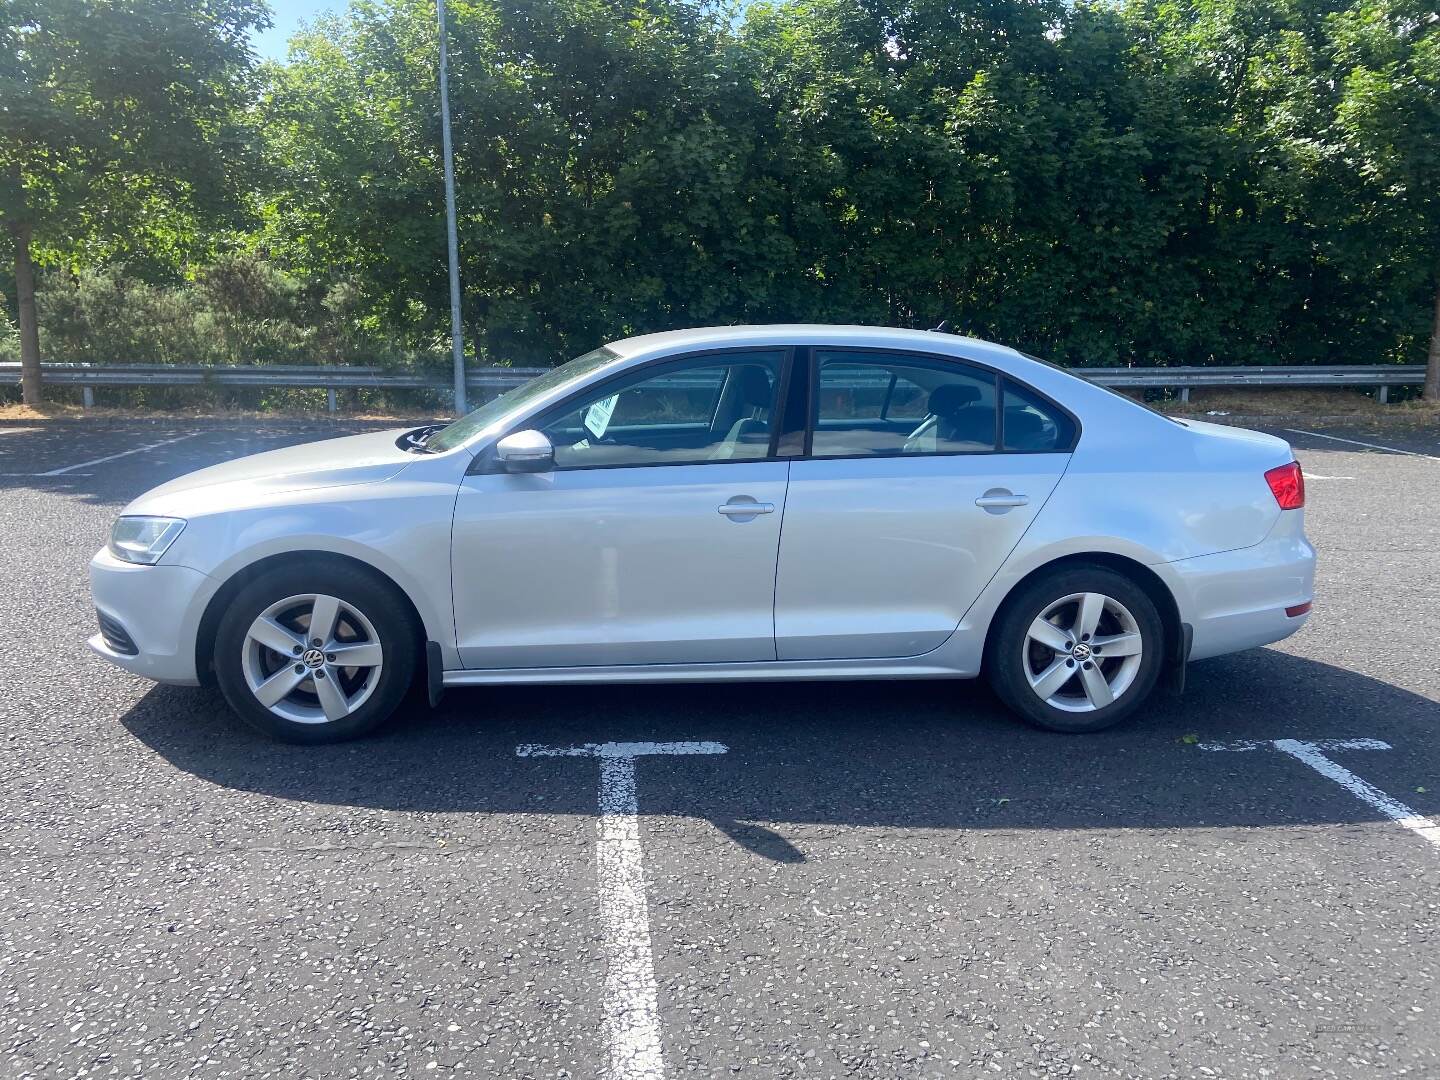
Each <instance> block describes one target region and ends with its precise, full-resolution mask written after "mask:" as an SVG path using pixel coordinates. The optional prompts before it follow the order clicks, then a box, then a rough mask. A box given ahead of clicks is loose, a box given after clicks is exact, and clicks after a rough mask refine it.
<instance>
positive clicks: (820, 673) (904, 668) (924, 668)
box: [443, 660, 975, 687]
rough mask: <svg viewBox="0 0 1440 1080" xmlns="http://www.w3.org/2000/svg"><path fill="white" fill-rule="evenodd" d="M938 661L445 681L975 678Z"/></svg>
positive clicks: (585, 671)
mask: <svg viewBox="0 0 1440 1080" xmlns="http://www.w3.org/2000/svg"><path fill="white" fill-rule="evenodd" d="M974 677H975V676H974V674H973V673H965V672H960V671H956V670H955V669H953V668H947V667H939V666H937V665H935V664H896V663H888V664H887V663H883V662H866V663H855V662H854V661H827V660H808V661H797V662H794V663H766V664H665V665H661V666H656V667H585V668H512V669H509V670H506V669H487V670H464V671H447V672H445V675H444V679H443V682H444V685H445V686H447V687H450V686H495V685H503V684H525V683H533V684H544V683H669V682H787V681H790V680H803V679H830V680H840V679H973V678H974Z"/></svg>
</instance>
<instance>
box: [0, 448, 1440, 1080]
mask: <svg viewBox="0 0 1440 1080" xmlns="http://www.w3.org/2000/svg"><path fill="white" fill-rule="evenodd" d="M1298 426H1300V427H1302V428H1305V430H1307V431H1308V432H1310V433H1309V434H1298V433H1295V432H1292V431H1280V430H1278V429H1272V430H1276V433H1278V434H1282V435H1283V436H1284V437H1286V438H1288V439H1290V440H1291V441H1292V443H1293V444H1294V445H1295V446H1296V448H1297V453H1298V456H1299V457H1300V460H1301V461H1302V463H1303V464H1304V466H1305V469H1306V472H1307V476H1308V481H1309V518H1308V521H1309V532H1310V535H1311V538H1312V539H1313V540H1314V541H1315V543H1316V546H1317V547H1318V548H1319V550H1320V554H1321V562H1320V570H1319V580H1318V583H1317V596H1316V602H1315V614H1314V616H1313V617H1312V619H1311V622H1310V624H1309V625H1308V626H1307V627H1306V628H1305V629H1304V630H1303V631H1302V632H1301V633H1300V634H1299V635H1297V636H1296V637H1294V638H1292V639H1290V640H1289V641H1286V642H1284V643H1282V644H1280V645H1278V646H1275V647H1271V648H1267V649H1261V650H1256V651H1253V652H1249V653H1245V654H1241V655H1238V656H1233V657H1226V658H1221V659H1216V660H1211V661H1205V662H1202V663H1198V664H1195V665H1193V666H1192V668H1191V670H1190V684H1189V688H1188V690H1187V692H1186V694H1185V696H1184V697H1183V698H1180V699H1168V700H1167V699H1162V700H1159V701H1157V703H1156V704H1155V706H1154V707H1153V708H1152V709H1150V710H1148V712H1147V713H1146V714H1145V715H1144V716H1143V717H1142V718H1141V719H1140V720H1139V721H1137V722H1134V723H1131V724H1128V725H1126V726H1124V727H1123V728H1121V729H1119V730H1115V731H1111V732H1107V733H1104V734H1101V735H1093V736H1084V737H1062V736H1056V735H1049V734H1045V733H1042V732H1039V731H1034V730H1031V729H1029V728H1026V727H1023V726H1021V725H1020V724H1019V723H1018V722H1017V721H1015V720H1014V719H1012V718H1011V717H1010V716H1009V715H1008V714H1006V713H1005V712H1004V711H1003V710H1002V709H1001V707H1000V706H999V705H998V704H997V703H996V701H995V700H994V698H993V697H992V696H991V695H990V693H989V691H988V690H987V689H985V688H984V687H983V686H982V685H980V684H978V683H975V684H972V683H904V682H890V683H870V684H854V683H848V684H847V683H833V684H831V683H827V684H815V685H773V686H772V685H767V686H763V687H756V688H754V692H747V693H746V694H744V695H736V694H732V693H727V694H719V693H716V692H714V690H713V689H712V688H707V687H704V686H650V687H584V688H544V687H523V688H519V687H517V688H503V689H484V690H467V691H451V692H450V693H449V694H447V696H446V697H445V700H444V701H443V702H442V704H441V707H440V708H439V709H438V710H435V711H433V712H432V711H430V710H428V709H424V708H419V707H417V708H414V709H412V710H410V711H409V712H407V714H406V715H405V716H404V717H402V719H401V722H399V723H397V724H395V725H393V726H391V727H389V728H388V729H386V731H385V732H384V733H382V734H381V735H379V736H378V737H375V738H371V739H369V740H366V741H363V742H358V743H353V744H348V745H343V746H338V747H325V748H319V749H303V748H297V747H291V746H282V745H275V744H271V743H269V742H266V741H264V740H263V739H261V738H260V737H259V736H257V735H254V734H252V733H251V732H250V730H249V729H247V728H245V727H244V726H242V725H241V724H240V722H239V721H238V720H236V719H234V718H233V717H232V716H231V715H230V713H229V712H228V710H227V709H226V707H225V706H224V704H223V702H222V701H221V700H220V699H219V697H218V696H217V695H216V694H215V693H213V692H210V691H206V690H198V689H194V690H192V689H177V688H166V687H155V686H152V685H150V684H148V683H145V682H143V681H141V680H138V679H135V678H132V677H130V676H127V675H125V674H124V673H122V672H120V671H118V670H115V669H112V668H110V667H109V666H108V665H106V664H105V663H103V662H101V661H100V660H98V659H95V658H93V657H91V656H90V655H89V653H88V652H87V651H86V650H85V648H84V645H83V642H84V639H85V638H86V637H88V636H89V635H90V634H91V633H92V632H93V630H92V626H93V621H94V619H93V612H92V609H91V606H90V603H89V594H88V587H87V584H86V577H85V565H86V562H87V561H88V559H89V557H90V555H91V554H92V553H93V551H94V550H95V549H96V548H97V547H98V546H100V544H101V543H102V542H103V540H104V538H105V536H106V533H107V531H108V528H109V525H110V521H111V519H112V518H113V517H114V515H115V514H116V513H117V512H118V510H119V509H120V507H121V506H122V505H123V504H124V503H125V502H126V501H128V500H129V499H130V498H131V497H133V496H134V495H136V494H138V493H140V492H141V491H143V490H145V489H146V488H148V487H151V486H153V485H154V484H157V483H159V482H161V481H163V480H166V479H169V478H171V477H173V476H177V475H179V474H181V473H184V472H188V471H190V470H191V469H194V468H197V467H200V466H202V465H206V464H210V463H213V462H216V461H220V460H224V459H226V458H229V457H233V456H236V455H239V454H242V453H248V452H253V451H256V450H260V449H266V448H269V447H271V446H277V445H282V444H284V443H287V442H296V441H303V440H306V439H311V438H317V437H324V436H325V435H327V434H335V433H340V431H341V430H342V429H339V428H336V427H334V426H331V425H315V426H313V427H309V428H306V427H300V426H291V425H275V426H271V427H266V426H257V427H251V428H242V427H238V426H235V425H231V424H207V423H206V422H204V421H188V422H187V421H173V422H171V421H167V422H163V423H162V422H131V423H123V422H106V423H71V422H57V423H34V424H28V425H27V424H10V425H8V426H0V473H3V474H4V475H0V488H3V515H4V518H3V520H4V525H5V528H4V536H5V540H6V546H7V548H8V552H7V554H8V558H7V560H6V570H7V578H8V581H7V585H6V589H5V594H4V595H5V601H4V604H3V609H0V620H3V631H4V640H5V641H6V642H7V649H8V663H7V665H6V674H5V675H4V677H3V680H0V723H3V727H0V730H3V733H4V734H3V739H4V742H3V746H4V757H3V761H4V782H3V785H0V856H3V860H4V862H3V865H4V872H3V874H0V1076H4V1077H13V1078H22V1077H80V1076H93V1077H108V1076H142V1075H143V1076H146V1077H264V1076H275V1077H285V1078H287V1080H299V1078H306V1077H312V1078H317V1080H319V1078H330V1077H350V1076H377V1077H378V1076H386V1077H425V1076H444V1075H460V1076H474V1077H505V1078H511V1077H514V1078H529V1077H535V1078H540V1077H600V1076H604V1075H607V1074H610V1072H609V1071H610V1070H612V1052H615V1051H617V1047H615V1046H614V1045H613V1043H614V1038H615V1033H616V1030H617V1029H616V1026H615V1025H616V1023H617V1019H616V1018H617V1015H618V1016H620V1017H621V1020H622V1022H623V1023H622V1026H623V1024H629V1025H630V1026H629V1027H628V1028H624V1030H626V1031H629V1032H630V1033H631V1034H632V1035H634V1036H635V1037H636V1039H637V1043H636V1046H632V1047H630V1048H629V1049H628V1050H627V1048H626V1047H623V1046H622V1047H619V1048H618V1050H619V1051H620V1056H619V1058H618V1059H617V1060H619V1061H620V1062H621V1063H622V1065H624V1066H625V1069H626V1070H627V1071H622V1072H621V1073H620V1075H621V1076H624V1078H625V1080H630V1077H632V1076H633V1077H636V1078H643V1080H658V1077H660V1076H662V1075H663V1076H669V1077H678V1076H684V1075H697V1076H707V1077H708V1076H716V1077H720V1076H726V1077H728V1076H739V1077H749V1078H767V1080H768V1078H774V1077H792V1076H793V1077H865V1078H872V1077H873V1078H889V1077H896V1078H901V1077H903V1078H920V1077H925V1078H933V1077H947V1078H949V1077H971V1076H990V1075H994V1076H1001V1077H1028V1076H1042V1077H1048V1076H1081V1077H1085V1076H1096V1077H1111V1076H1114V1077H1135V1078H1143V1080H1158V1078H1162V1077H1184V1078H1192V1077H1200V1076H1213V1077H1312V1076H1316V1077H1331V1076H1333V1077H1347V1078H1348V1077H1365V1076H1412V1077H1440V1029H1437V1019H1440V994H1437V976H1440V932H1437V922H1440V888H1437V886H1440V830H1436V829H1434V828H1433V827H1432V825H1431V822H1430V821H1429V820H1427V818H1428V819H1435V818H1437V817H1440V735H1437V728H1440V706H1437V700H1440V664H1437V659H1440V649H1437V640H1440V555H1437V551H1440V434H1437V433H1434V432H1433V431H1432V432H1430V433H1423V432H1421V433H1416V432H1410V433H1408V434H1407V433H1397V432H1388V431H1386V432H1378V433H1377V432H1375V431H1373V430H1370V429H1367V428H1365V427H1363V426H1359V427H1334V426H1317V427H1307V426H1306V425H1303V424H1302V425H1298ZM1337 440H1353V441H1337ZM1358 443H1370V444H1373V445H1371V446H1364V445H1358ZM140 447H144V448H145V449H138V450H137V448H140ZM131 451H134V452H131ZM1276 740H1278V741H1280V745H1277V744H1276ZM1355 740H1369V741H1368V742H1358V743H1357V742H1355ZM1336 741H1340V742H1341V743H1348V745H1337V743H1336ZM607 743H614V744H638V743H659V744H665V743H701V744H717V745H714V746H710V745H707V746H706V747H705V748H706V749H707V750H709V751H710V752H706V753H697V754H678V753H676V754H654V753H650V754H647V756H642V757H638V758H634V759H633V761H631V759H629V758H625V761H626V762H629V764H625V765H623V767H621V766H617V765H615V760H616V755H623V754H626V753H630V752H632V751H635V750H636V749H637V748H636V747H633V746H631V747H630V748H629V749H628V750H626V749H619V750H617V749H615V748H614V747H612V748H611V749H610V750H609V751H592V753H608V754H609V755H610V756H609V757H607V758H605V759H603V760H599V761H597V760H596V759H595V758H594V757H593V756H566V755H560V756H548V755H545V754H542V753H537V752H535V751H533V750H530V751H524V752H517V750H519V748H521V747H525V746H530V747H544V748H570V747H577V746H582V745H587V744H607ZM1302 744H1303V745H1302ZM1380 744H1383V745H1384V746H1387V747H1388V749H1384V748H1381V745H1380ZM1297 747H1298V749H1297ZM660 748H662V749H663V747H660ZM644 749H649V750H654V749H657V748H656V747H648V748H644ZM721 749H723V751H724V752H720V750H721ZM1307 755H1308V757H1307ZM1322 763H1329V765H1331V766H1332V768H1330V769H1329V770H1328V771H1327V770H1326V769H1325V767H1324V765H1323V764H1322ZM630 768H633V770H634V779H635V789H634V790H635V798H636V800H637V802H638V809H639V826H638V829H633V830H632V829H629V828H628V827H627V826H626V822H625V815H624V810H625V806H624V804H625V797H626V793H625V791H624V790H623V787H624V775H623V773H624V771H625V770H626V769H630ZM617 777H618V778H619V779H618V780H617ZM1347 777H1348V778H1349V779H1348V780H1347V779H1346V778H1347ZM1350 781H1355V783H1351V782H1350ZM617 783H618V784H619V785H620V786H619V788H617V787H616V786H615V785H616V784H617ZM1357 784H1358V785H1359V786H1358V787H1357V786H1356V785H1357ZM607 785H609V786H608V787H607ZM606 799H609V803H608V804H607V805H608V807H609V810H610V812H611V813H610V817H609V819H608V820H609V824H608V826H607V825H605V824H604V823H603V822H602V825H601V827H600V829H599V831H598V832H597V819H598V811H599V808H600V806H601V804H602V802H604V801H605V800H606ZM1385 799H1388V800H1389V804H1386V803H1385V802H1384V800H1385ZM617 807H618V810H617ZM1397 807H1398V808H1399V809H1398V810H1397V809H1396V808H1397ZM617 814H618V817H617V816H616V815H617ZM1397 817H1400V818H1408V820H1403V821H1397V820H1395V819H1396V818H1397ZM1417 818H1418V820H1416V819H1417ZM617 822H618V824H617ZM607 828H608V830H609V831H608V832H607V831H606V830H607ZM597 837H598V841H597ZM606 845H611V846H609V847H607V846H606ZM597 849H598V850H597ZM642 853H643V887H642V888H641V890H640V892H639V896H638V897H637V896H636V895H634V889H633V886H634V885H635V884H636V881H637V878H636V874H637V873H639V867H640V865H641V864H640V861H639V859H640V858H641V857H642ZM607 888H608V889H609V890H610V894H608V895H607V892H606V890H607ZM637 921H638V930H637ZM617 927H619V928H621V929H625V930H626V931H627V932H632V933H635V934H638V937H636V938H635V939H634V940H627V941H622V942H620V943H619V945H617V943H616V941H615V933H616V930H617ZM645 931H648V936H647V935H646V933H645ZM647 946H648V950H649V956H648V958H647V957H639V959H648V960H649V962H650V964H651V965H652V966H653V972H654V984H653V995H651V996H648V997H647V994H648V993H649V991H648V990H647V987H646V986H645V985H642V984H643V982H644V980H643V979H640V980H638V981H636V980H632V979H628V977H626V972H632V973H633V971H632V969H635V967H636V963H637V955H638V954H637V950H640V951H642V952H643V951H644V949H645V948H646V947H647ZM617 965H618V968H617ZM617 970H618V971H619V975H617V974H616V971H617ZM607 971H608V972H610V977H609V978H608V979H607ZM617 1010H618V1012H617ZM649 1036H653V1037H654V1038H655V1039H656V1040H658V1046H659V1048H660V1054H659V1055H658V1056H653V1057H651V1056H647V1055H646V1053H645V1052H644V1046H643V1045H640V1044H642V1043H643V1042H644V1039H645V1038H646V1037H649ZM631 1051H633V1053H630V1052H631ZM627 1053H630V1056H629V1057H626V1056H625V1055H626V1054H627ZM617 1080H618V1078H617Z"/></svg>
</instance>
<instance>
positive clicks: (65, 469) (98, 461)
mask: <svg viewBox="0 0 1440 1080" xmlns="http://www.w3.org/2000/svg"><path fill="white" fill-rule="evenodd" d="M199 434H200V432H198V431H192V432H190V433H189V434H188V435H177V436H175V438H173V439H162V440H161V441H160V442H157V443H150V444H148V445H146V446H136V447H133V448H131V449H129V450H122V451H120V453H118V454H111V455H109V456H108V457H102V458H95V459H94V460H93V461H81V462H77V463H76V464H74V465H65V466H62V467H61V468H58V469H51V470H50V471H49V472H36V473H5V474H4V475H5V476H64V475H65V474H66V473H69V472H74V471H75V470H76V469H87V468H89V467H90V466H91V465H103V464H105V462H107V461H114V460H116V459H117V458H122V457H129V456H130V455H131V454H143V453H144V452H145V451H146V450H158V449H160V447H162V446H170V445H171V444H172V443H177V442H184V441H185V440H186V439H193V438H195V436H196V435H199Z"/></svg>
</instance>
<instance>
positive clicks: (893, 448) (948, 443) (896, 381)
mask: <svg viewBox="0 0 1440 1080" xmlns="http://www.w3.org/2000/svg"><path fill="white" fill-rule="evenodd" d="M815 359H816V366H817V369H818V374H819V379H818V383H817V386H816V394H815V396H816V401H815V421H814V433H813V436H812V441H811V453H812V455H813V456H815V457H869V456H885V455H893V454H955V453H983V452H985V451H993V450H994V449H995V415H996V409H995V376H994V375H993V374H991V373H990V372H988V371H984V370H982V369H980V368H973V367H970V366H968V365H966V364H962V363H953V362H947V361H942V360H935V361H925V360H920V359H918V358H915V357H905V356H899V355H896V354H893V353H878V352H877V353H871V352H853V351H849V350H838V349H837V350H833V351H831V350H826V349H819V350H816V354H815Z"/></svg>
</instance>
